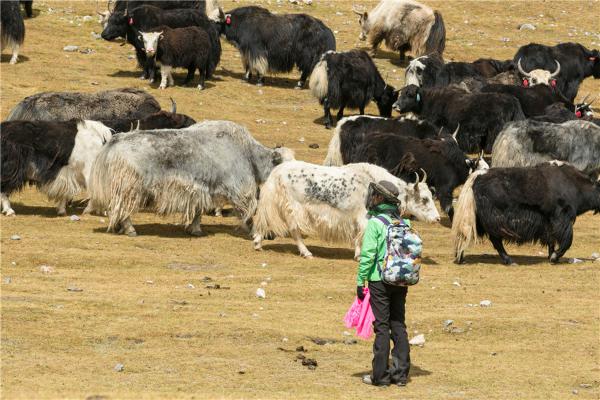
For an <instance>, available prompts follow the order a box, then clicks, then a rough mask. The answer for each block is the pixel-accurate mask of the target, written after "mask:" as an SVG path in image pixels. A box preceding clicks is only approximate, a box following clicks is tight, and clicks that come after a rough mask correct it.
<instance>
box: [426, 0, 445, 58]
mask: <svg viewBox="0 0 600 400" xmlns="http://www.w3.org/2000/svg"><path fill="white" fill-rule="evenodd" d="M433 15H434V17H435V21H434V22H433V25H432V26H431V29H430V30H429V35H428V36H427V41H426V42H425V52H426V54H429V53H433V52H438V53H439V54H440V55H442V54H443V53H444V49H445V48H446V26H445V25H444V19H443V18H442V14H440V12H439V11H434V12H433Z"/></svg>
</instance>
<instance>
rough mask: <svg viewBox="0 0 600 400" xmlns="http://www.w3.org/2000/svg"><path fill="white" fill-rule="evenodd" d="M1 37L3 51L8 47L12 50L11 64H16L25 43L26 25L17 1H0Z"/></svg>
mask: <svg viewBox="0 0 600 400" xmlns="http://www.w3.org/2000/svg"><path fill="white" fill-rule="evenodd" d="M0 36H1V39H2V40H1V41H2V43H1V44H2V49H4V47H5V46H6V45H8V46H10V47H11V48H12V57H11V58H10V64H16V63H17V60H18V58H19V48H20V47H21V46H22V45H23V42H24V41H25V23H24V22H23V17H22V16H21V9H20V7H19V2H18V1H17V0H6V1H5V0H2V1H0Z"/></svg>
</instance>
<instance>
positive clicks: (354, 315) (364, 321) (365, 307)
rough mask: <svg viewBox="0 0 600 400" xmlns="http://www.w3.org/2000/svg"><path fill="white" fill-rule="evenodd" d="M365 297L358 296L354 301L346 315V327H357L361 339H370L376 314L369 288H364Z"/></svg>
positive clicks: (357, 333) (357, 334)
mask: <svg viewBox="0 0 600 400" xmlns="http://www.w3.org/2000/svg"><path fill="white" fill-rule="evenodd" d="M364 294H365V298H364V300H360V299H359V298H358V297H356V298H355V299H354V302H353V303H352V305H351V306H350V309H349V310H348V312H347V313H346V316H345V317H344V322H345V323H346V328H356V336H358V337H359V338H361V339H365V340H366V339H368V338H370V337H371V335H372V334H373V321H375V316H374V315H373V310H371V303H370V302H369V299H370V298H371V295H370V294H369V289H368V288H365V289H364Z"/></svg>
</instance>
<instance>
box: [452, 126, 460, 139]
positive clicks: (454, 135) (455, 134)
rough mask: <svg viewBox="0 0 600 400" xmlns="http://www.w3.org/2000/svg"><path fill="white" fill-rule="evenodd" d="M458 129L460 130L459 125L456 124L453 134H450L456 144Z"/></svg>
mask: <svg viewBox="0 0 600 400" xmlns="http://www.w3.org/2000/svg"><path fill="white" fill-rule="evenodd" d="M459 129H460V123H458V124H456V129H455V130H454V133H453V134H452V139H454V141H455V142H457V143H458V140H456V138H457V137H458V131H459Z"/></svg>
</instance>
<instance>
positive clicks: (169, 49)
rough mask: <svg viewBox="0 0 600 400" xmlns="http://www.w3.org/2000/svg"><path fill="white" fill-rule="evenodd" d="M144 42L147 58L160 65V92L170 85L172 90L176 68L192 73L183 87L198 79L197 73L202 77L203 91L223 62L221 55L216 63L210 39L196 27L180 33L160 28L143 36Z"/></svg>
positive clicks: (144, 33) (200, 85)
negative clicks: (195, 75)
mask: <svg viewBox="0 0 600 400" xmlns="http://www.w3.org/2000/svg"><path fill="white" fill-rule="evenodd" d="M140 39H141V40H142V41H143V42H144V50H145V52H146V56H147V57H148V58H150V59H152V60H154V61H156V62H158V63H160V75H161V81H160V86H159V87H158V88H159V89H165V88H166V87H167V83H168V84H169V85H171V86H172V85H173V84H174V81H173V76H172V74H171V71H172V70H173V68H175V67H183V68H187V70H188V74H187V76H186V78H185V81H184V82H183V84H184V85H186V84H187V83H188V82H189V81H191V80H192V79H193V78H194V73H195V72H196V69H197V70H198V73H199V74H200V82H199V83H198V89H200V90H203V89H204V82H205V81H206V79H208V78H210V77H212V74H213V72H214V71H215V69H216V67H217V64H218V62H219V59H220V54H219V57H217V58H216V59H214V58H213V57H212V54H213V51H212V43H211V40H210V37H209V35H208V34H207V33H206V31H205V30H203V29H201V28H198V27H196V26H188V27H185V28H176V29H171V28H169V27H168V26H164V25H163V26H158V27H156V28H153V29H152V31H151V32H140ZM150 81H152V79H151V80H150Z"/></svg>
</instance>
